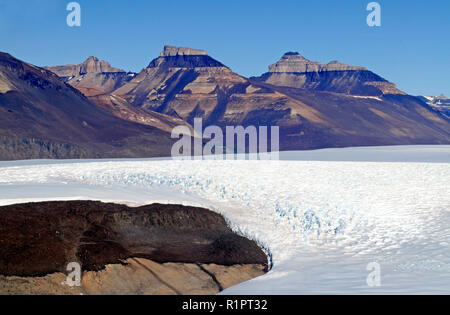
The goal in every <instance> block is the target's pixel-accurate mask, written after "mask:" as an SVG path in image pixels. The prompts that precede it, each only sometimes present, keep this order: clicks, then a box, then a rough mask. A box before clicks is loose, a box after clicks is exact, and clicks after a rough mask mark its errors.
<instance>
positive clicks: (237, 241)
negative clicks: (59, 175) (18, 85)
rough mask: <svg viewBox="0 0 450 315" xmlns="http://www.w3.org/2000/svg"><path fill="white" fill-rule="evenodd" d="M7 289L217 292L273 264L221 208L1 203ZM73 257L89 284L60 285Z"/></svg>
mask: <svg viewBox="0 0 450 315" xmlns="http://www.w3.org/2000/svg"><path fill="white" fill-rule="evenodd" d="M0 245H1V246H0V275H1V277H0V294H13V293H30V294H34V293H54V294H60V293H63V294H66V293H71V292H72V293H73V292H75V294H77V293H87V294H119V293H120V294H140V293H143V294H166V293H167V294H202V293H205V294H211V293H217V292H219V291H221V290H222V289H224V288H226V287H229V286H231V285H235V284H237V283H239V282H241V281H245V280H249V279H251V278H253V277H255V276H258V275H261V274H263V273H264V270H267V268H268V266H267V257H266V255H265V254H264V252H263V251H262V250H261V249H260V248H259V247H258V245H257V244H255V243H254V242H252V241H250V240H248V239H246V238H244V237H241V236H239V235H236V234H235V233H233V232H232V231H231V230H230V229H229V227H228V226H227V224H226V222H225V220H224V219H223V217H222V216H220V215H219V214H216V213H214V212H211V211H209V210H206V209H202V208H194V207H183V206H177V205H160V204H153V205H148V206H143V207H138V208H129V207H127V206H125V205H118V204H105V203H101V202H92V201H69V202H42V203H29V204H19V205H11V206H6V207H0ZM70 262H78V263H80V265H81V266H82V270H83V278H82V283H83V285H82V287H80V288H75V289H73V288H69V287H64V285H62V286H61V283H62V282H61V281H62V280H61V279H64V277H63V275H64V274H65V273H66V267H67V265H68V264H69V263H70Z"/></svg>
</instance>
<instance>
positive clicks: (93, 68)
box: [45, 57, 188, 133]
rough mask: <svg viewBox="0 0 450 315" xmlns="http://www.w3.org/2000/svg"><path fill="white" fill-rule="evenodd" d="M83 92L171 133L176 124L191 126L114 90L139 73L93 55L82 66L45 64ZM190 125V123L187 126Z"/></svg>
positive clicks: (96, 101)
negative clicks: (136, 104) (118, 66)
mask: <svg viewBox="0 0 450 315" xmlns="http://www.w3.org/2000/svg"><path fill="white" fill-rule="evenodd" d="M45 69H47V70H50V71H52V72H54V73H55V74H57V75H58V76H60V77H61V79H62V80H63V81H64V82H66V83H68V84H70V85H71V86H73V87H74V88H76V89H78V90H79V91H80V92H82V93H83V94H84V95H85V96H86V97H87V98H88V100H89V101H90V102H91V103H92V104H94V105H97V106H98V107H99V108H100V109H102V110H103V111H106V112H108V113H110V114H112V115H113V116H116V117H118V118H120V119H124V120H128V121H132V122H135V123H139V124H143V125H148V126H152V127H156V128H158V129H160V130H163V131H165V132H168V133H170V132H171V131H172V129H173V128H174V127H175V126H178V125H187V124H186V123H185V122H184V121H183V120H181V119H179V118H176V117H172V116H168V115H164V114H160V113H156V112H154V111H152V110H145V109H143V108H139V107H136V106H133V105H131V104H130V103H128V102H127V101H126V100H125V99H124V98H122V97H120V96H118V95H114V94H113V92H114V91H115V90H117V89H118V88H120V87H121V86H123V85H124V84H126V83H127V82H129V81H130V80H132V79H133V78H134V76H135V75H136V74H135V73H131V72H128V73H127V72H125V71H123V70H121V69H117V68H113V67H111V65H110V64H109V63H108V62H106V61H99V59H98V58H96V57H89V58H88V59H87V60H86V61H84V62H83V63H81V64H78V65H66V66H54V67H45ZM187 126H188V125H187Z"/></svg>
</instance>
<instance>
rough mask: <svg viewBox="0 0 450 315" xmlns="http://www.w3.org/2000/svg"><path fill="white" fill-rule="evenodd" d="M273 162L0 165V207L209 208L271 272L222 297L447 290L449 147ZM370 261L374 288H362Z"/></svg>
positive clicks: (295, 156) (327, 153)
mask: <svg viewBox="0 0 450 315" xmlns="http://www.w3.org/2000/svg"><path fill="white" fill-rule="evenodd" d="M281 158H282V160H280V161H173V160H158V159H155V160H110V161H105V160H99V161H92V160H90V161H44V160H40V161H17V162H0V205H7V204H13V203H23V202H29V201H43V200H78V199H89V200H102V201H114V202H122V203H126V204H129V205H141V204H145V203H153V202H160V203H178V204H185V205H193V206H203V207H206V208H209V209H211V210H214V211H217V212H219V213H221V214H223V215H224V217H225V218H226V219H227V220H228V222H229V224H230V226H231V227H232V228H233V229H234V230H235V231H237V232H239V233H241V234H243V235H245V236H247V237H249V238H251V239H254V240H256V241H257V242H258V243H259V244H260V245H261V246H262V247H264V248H265V249H266V250H267V252H268V254H269V255H270V257H271V262H272V264H273V268H272V270H271V271H270V272H269V273H267V274H266V275H264V276H262V277H260V278H257V279H254V280H251V281H249V282H246V283H243V284H240V285H238V286H236V287H233V288H230V289H228V290H226V291H225V292H223V294H315V293H319V294H321V293H322V294H333V293H337V294H346V293H354V294H386V293H387V294H397V293H412V294H421V293H425V294H435V293H447V294H449V293H450V146H417V147H414V146H407V147H384V148H355V149H330V150H320V151H309V152H289V153H284V154H281ZM373 262H375V263H378V264H379V266H380V279H381V285H380V286H378V287H371V286H369V285H368V284H367V277H368V275H369V274H370V273H371V271H372V270H367V269H366V267H367V265H368V264H370V263H373Z"/></svg>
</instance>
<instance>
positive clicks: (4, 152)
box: [0, 53, 173, 160]
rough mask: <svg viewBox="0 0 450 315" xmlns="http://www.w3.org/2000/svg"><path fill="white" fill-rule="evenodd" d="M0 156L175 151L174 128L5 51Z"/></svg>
mask: <svg viewBox="0 0 450 315" xmlns="http://www.w3.org/2000/svg"><path fill="white" fill-rule="evenodd" d="M0 82H2V83H0V86H3V87H4V88H2V92H1V93H0V159H3V160H5V159H33V158H34V159H38V158H99V157H102V156H103V157H107V156H109V157H119V156H122V157H137V156H141V157H150V156H161V155H166V156H169V155H170V146H171V144H172V143H173V141H172V140H171V139H170V134H169V133H167V132H166V131H163V130H160V129H158V128H156V127H151V126H144V125H142V124H136V123H132V122H129V121H126V120H123V119H119V118H117V117H114V116H113V115H111V114H109V113H107V112H105V111H104V110H102V109H100V108H98V107H97V106H95V105H93V104H92V103H91V102H89V100H88V99H87V98H86V97H85V96H84V95H83V94H82V93H81V92H80V91H79V90H77V89H75V88H74V87H73V86H71V85H68V84H66V83H64V81H63V80H62V79H61V78H60V77H58V76H57V75H56V74H55V73H53V72H51V71H49V70H46V69H43V68H39V67H36V66H33V65H30V64H28V63H25V62H23V61H20V60H18V59H16V58H14V57H12V56H11V55H9V54H5V53H0Z"/></svg>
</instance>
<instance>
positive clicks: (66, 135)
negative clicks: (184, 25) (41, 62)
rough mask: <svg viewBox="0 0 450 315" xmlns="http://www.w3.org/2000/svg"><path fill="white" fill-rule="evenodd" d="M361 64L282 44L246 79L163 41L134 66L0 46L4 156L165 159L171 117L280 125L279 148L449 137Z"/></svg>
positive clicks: (420, 103)
mask: <svg viewBox="0 0 450 315" xmlns="http://www.w3.org/2000/svg"><path fill="white" fill-rule="evenodd" d="M425 100H426V99H422V98H420V97H414V96H410V95H407V94H406V93H404V92H402V91H400V90H399V89H397V87H396V86H395V84H393V83H391V82H389V81H387V80H386V79H384V78H382V77H381V76H379V75H377V74H375V73H373V72H371V71H369V70H367V69H366V68H364V67H359V66H350V65H345V64H342V63H339V62H337V61H332V62H329V63H320V62H315V61H310V60H308V59H306V58H305V57H303V56H301V55H300V54H299V53H296V52H288V53H286V54H284V55H283V56H282V57H281V59H280V60H279V61H278V62H276V63H274V64H273V65H271V66H269V71H268V72H267V73H264V74H262V75H261V76H259V77H252V78H246V77H243V76H241V75H239V74H237V73H235V72H233V71H232V70H231V69H230V68H229V67H227V66H226V65H224V64H222V63H221V62H220V61H217V60H215V59H214V58H212V57H210V56H209V55H208V54H207V52H205V51H203V50H199V49H192V48H185V47H173V46H165V47H164V49H163V51H162V52H161V54H160V55H159V56H158V57H157V58H155V59H153V60H152V61H151V62H150V63H149V65H148V66H147V67H146V68H145V69H143V70H142V71H141V72H139V73H133V72H127V71H124V70H121V69H118V68H114V67H112V66H111V65H110V64H109V63H108V62H106V61H100V60H99V59H98V58H96V57H89V58H88V59H87V60H86V61H84V62H83V63H81V64H72V65H63V66H48V67H44V68H39V67H36V66H33V65H30V64H28V63H26V62H23V61H20V60H18V59H16V58H14V57H12V56H10V55H8V54H6V53H1V54H0V113H2V115H1V116H0V158H1V159H18V158H19V159H26V158H88V157H94V158H97V157H150V156H167V155H169V154H170V148H171V145H172V143H173V139H170V132H171V130H172V128H173V127H174V126H177V125H186V126H189V127H190V126H191V124H192V123H193V120H194V118H197V117H201V118H203V121H204V126H207V125H212V124H213V125H218V126H220V127H225V126H227V125H243V126H249V125H256V126H262V125H269V126H270V125H271V126H273V125H276V126H279V127H280V148H281V150H304V149H319V148H326V147H346V146H373V145H402V144H448V143H450V119H449V117H448V115H446V114H445V113H443V112H441V111H439V110H437V109H436V108H435V107H434V106H431V105H430V104H427V103H426V102H425Z"/></svg>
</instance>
